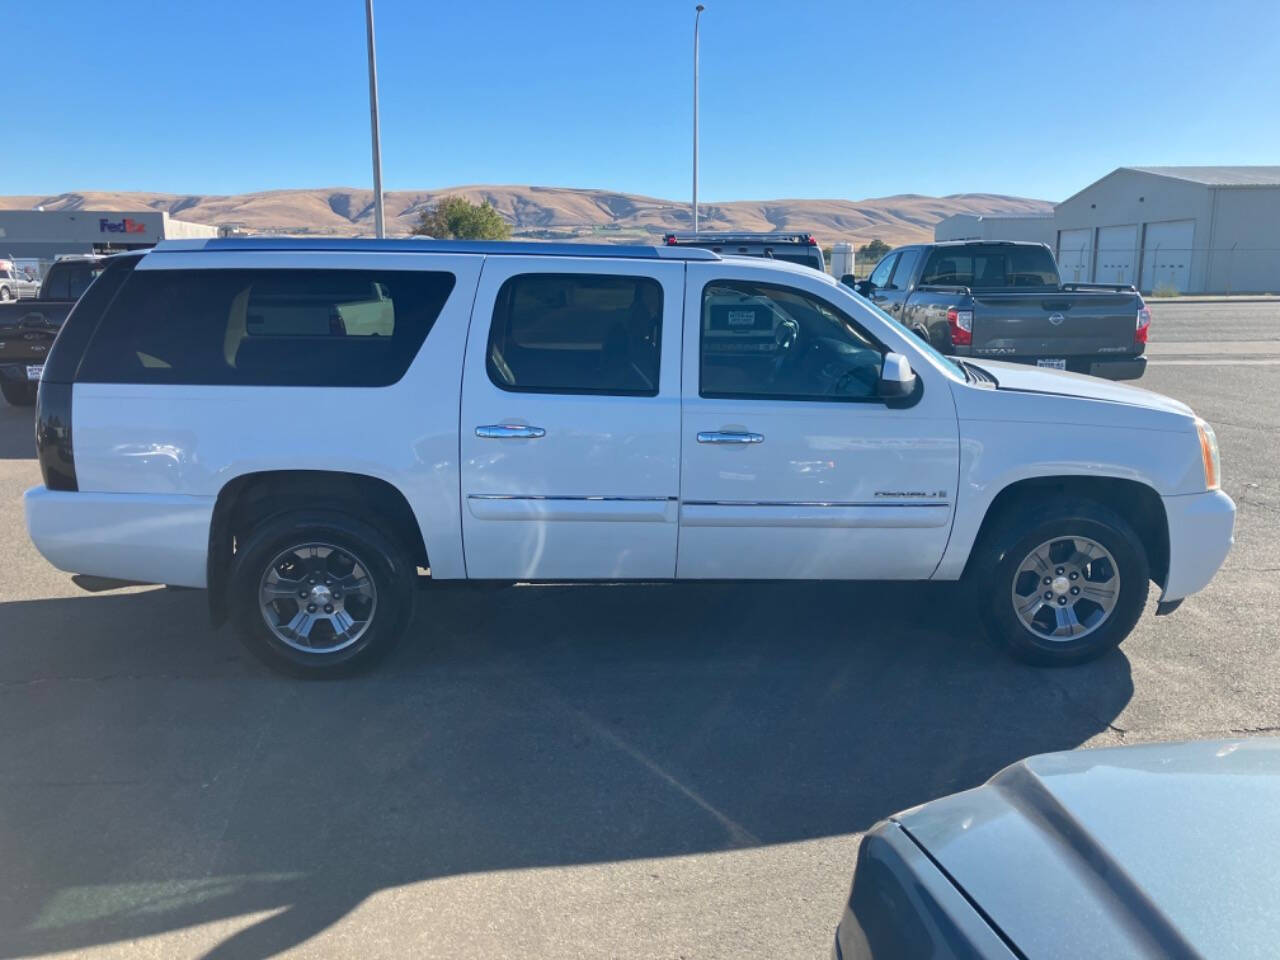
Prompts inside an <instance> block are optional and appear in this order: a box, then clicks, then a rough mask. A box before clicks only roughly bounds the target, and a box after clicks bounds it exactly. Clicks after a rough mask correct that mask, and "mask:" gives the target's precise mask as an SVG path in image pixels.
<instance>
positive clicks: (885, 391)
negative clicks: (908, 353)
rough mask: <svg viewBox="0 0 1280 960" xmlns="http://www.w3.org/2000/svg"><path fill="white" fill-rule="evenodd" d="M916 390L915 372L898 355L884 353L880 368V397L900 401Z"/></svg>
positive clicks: (901, 356) (905, 359)
mask: <svg viewBox="0 0 1280 960" xmlns="http://www.w3.org/2000/svg"><path fill="white" fill-rule="evenodd" d="M915 389H916V372H915V371H914V370H912V369H911V364H910V363H908V362H907V358H906V357H904V356H903V355H902V354H900V353H886V354H885V355H884V364H883V365H882V366H881V368H880V396H881V398H882V399H885V400H901V399H902V398H904V397H909V396H911V394H912V393H914V392H915Z"/></svg>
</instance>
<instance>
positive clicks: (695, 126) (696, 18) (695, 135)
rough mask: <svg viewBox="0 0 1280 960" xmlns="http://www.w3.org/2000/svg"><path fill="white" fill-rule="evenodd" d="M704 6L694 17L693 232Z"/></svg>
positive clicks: (698, 8) (694, 226) (696, 228)
mask: <svg viewBox="0 0 1280 960" xmlns="http://www.w3.org/2000/svg"><path fill="white" fill-rule="evenodd" d="M705 9H706V7H704V6H703V5H702V4H698V5H697V6H696V7H695V8H694V10H695V11H696V12H695V13H694V15H693V232H694V233H697V232H698V23H699V21H701V20H702V11H703V10H705Z"/></svg>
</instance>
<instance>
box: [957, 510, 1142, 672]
mask: <svg viewBox="0 0 1280 960" xmlns="http://www.w3.org/2000/svg"><path fill="white" fill-rule="evenodd" d="M1071 537H1082V538H1088V539H1090V540H1093V541H1094V542H1095V543H1097V544H1099V545H1100V546H1102V547H1103V548H1105V549H1106V550H1107V552H1108V553H1110V554H1111V557H1112V558H1114V560H1115V565H1116V567H1117V568H1118V570H1117V573H1118V575H1119V580H1120V588H1119V596H1118V598H1117V599H1116V601H1115V605H1114V607H1113V608H1112V609H1111V611H1110V613H1109V615H1107V617H1106V619H1105V620H1104V621H1103V622H1101V623H1100V624H1099V625H1098V626H1097V627H1096V628H1094V629H1093V630H1092V632H1089V633H1087V634H1085V635H1084V636H1081V637H1078V638H1075V639H1053V638H1050V637H1048V636H1045V635H1043V634H1041V633H1037V632H1036V631H1035V630H1031V629H1028V627H1027V626H1026V625H1025V624H1024V623H1023V622H1022V620H1021V619H1020V617H1019V616H1018V613H1017V611H1016V610H1015V608H1014V603H1013V595H1014V590H1015V577H1017V576H1018V571H1019V568H1020V567H1021V565H1022V563H1023V560H1024V559H1026V558H1028V557H1029V555H1030V554H1031V553H1032V551H1033V550H1035V549H1036V548H1037V547H1038V546H1040V545H1041V544H1044V543H1046V542H1048V541H1053V540H1066V539H1069V538H1071ZM974 560H975V564H974V566H973V567H972V568H971V570H972V571H973V573H974V577H973V579H974V581H975V582H976V586H977V598H978V602H979V606H980V609H981V612H982V619H983V620H984V622H985V625H986V628H987V631H988V633H989V634H990V636H991V639H992V640H993V641H995V643H996V644H997V645H998V646H999V647H1001V648H1002V649H1003V650H1004V651H1005V652H1006V653H1008V654H1010V655H1011V656H1013V657H1015V658H1016V659H1018V660H1022V661H1023V662H1025V663H1031V664H1035V665H1037V666H1046V667H1057V666H1070V665H1072V664H1077V663H1084V662H1085V661H1088V660H1093V659H1094V658H1096V657H1100V656H1102V654H1104V653H1106V652H1107V651H1108V650H1111V649H1112V648H1113V647H1116V646H1118V645H1119V644H1120V642H1121V641H1122V640H1124V638H1125V637H1127V636H1128V635H1129V633H1130V631H1132V630H1133V628H1134V625H1135V624H1137V622H1138V618H1139V617H1140V616H1141V615H1142V611H1143V608H1144V607H1145V606H1146V602H1147V593H1148V591H1149V590H1150V586H1151V582H1150V581H1151V568H1150V565H1149V563H1148V560H1147V553H1146V549H1145V548H1144V547H1143V545H1142V540H1141V539H1140V538H1139V537H1138V535H1137V533H1136V532H1135V531H1134V529H1133V527H1131V526H1130V525H1129V524H1128V523H1126V522H1125V520H1124V518H1123V517H1121V516H1120V515H1119V514H1117V513H1116V512H1115V511H1113V510H1111V509H1109V508H1108V507H1105V506H1103V505H1102V504H1100V503H1096V502H1094V501H1091V500H1069V501H1064V502H1061V503H1057V504H1052V503H1050V504H1041V503H1034V504H1032V503H1027V502H1024V503H1023V504H1022V505H1021V506H1020V507H1015V508H1013V509H1011V510H1010V511H1009V513H1008V514H1007V515H1006V516H1004V517H1003V518H1001V519H999V520H998V521H997V522H996V526H995V527H994V528H993V529H992V530H991V532H990V534H989V535H987V536H984V538H983V543H982V544H981V545H980V546H979V549H978V552H977V553H976V554H975V557H974ZM1091 569H1092V568H1091ZM1050 572H1053V571H1050ZM1024 576H1025V574H1024ZM1024 589H1025V587H1024ZM1039 589H1040V588H1039V587H1037V588H1036V591H1035V592H1036V593H1037V595H1039Z"/></svg>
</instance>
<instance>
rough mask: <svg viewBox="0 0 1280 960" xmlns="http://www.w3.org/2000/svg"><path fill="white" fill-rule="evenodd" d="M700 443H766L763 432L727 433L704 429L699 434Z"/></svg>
mask: <svg viewBox="0 0 1280 960" xmlns="http://www.w3.org/2000/svg"><path fill="white" fill-rule="evenodd" d="M698 442H699V443H764V434H763V433H726V432H724V431H721V430H703V431H701V432H699V434H698Z"/></svg>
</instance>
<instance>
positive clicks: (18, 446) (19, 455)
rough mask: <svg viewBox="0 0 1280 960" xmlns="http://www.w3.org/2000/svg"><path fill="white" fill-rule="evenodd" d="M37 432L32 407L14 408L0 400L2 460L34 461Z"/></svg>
mask: <svg viewBox="0 0 1280 960" xmlns="http://www.w3.org/2000/svg"><path fill="white" fill-rule="evenodd" d="M35 430H36V428H35V420H34V419H33V413H32V410H31V408H30V407H13V406H10V405H9V404H7V403H5V402H4V401H3V400H0V460H34V459H35V455H36V438H35Z"/></svg>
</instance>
